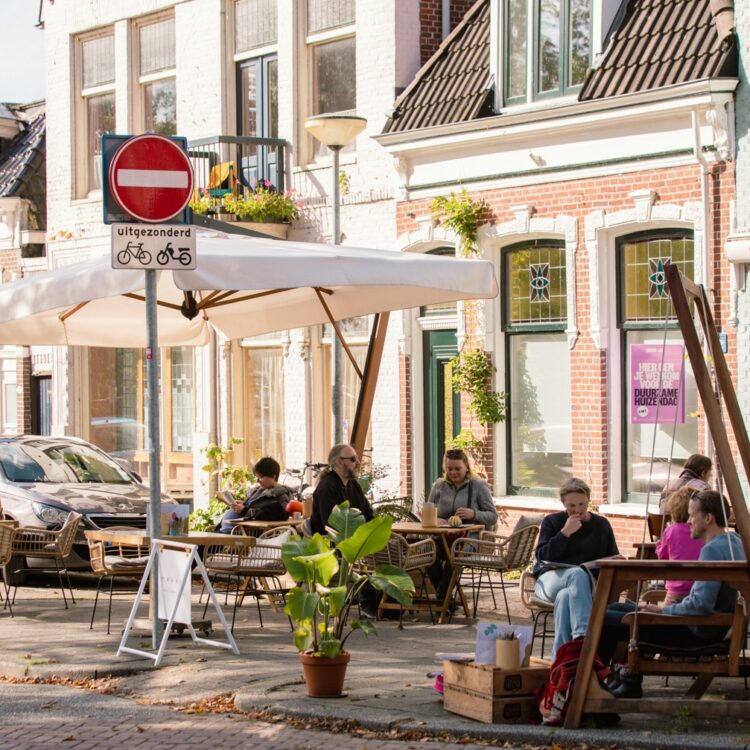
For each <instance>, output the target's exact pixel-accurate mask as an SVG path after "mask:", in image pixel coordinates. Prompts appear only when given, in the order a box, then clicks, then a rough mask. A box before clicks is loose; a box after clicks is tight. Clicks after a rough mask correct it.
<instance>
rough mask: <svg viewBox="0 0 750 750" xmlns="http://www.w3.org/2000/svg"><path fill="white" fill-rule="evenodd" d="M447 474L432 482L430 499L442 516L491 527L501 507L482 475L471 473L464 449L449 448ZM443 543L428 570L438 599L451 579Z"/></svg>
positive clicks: (486, 527) (445, 468)
mask: <svg viewBox="0 0 750 750" xmlns="http://www.w3.org/2000/svg"><path fill="white" fill-rule="evenodd" d="M443 470H444V471H445V478H444V479H438V480H437V481H436V482H435V484H433V485H432V489H431V490H430V495H429V497H428V498H427V502H428V503H433V504H434V505H436V506H437V514H438V518H443V519H448V518H450V517H451V516H458V517H459V518H460V519H461V522H462V523H483V524H484V527H485V529H488V530H491V529H493V528H494V527H495V524H496V523H497V510H496V509H495V502H494V501H493V499H492V493H491V492H490V488H489V486H488V485H487V482H485V481H484V480H482V479H479V478H478V477H475V476H474V475H473V474H472V473H471V464H470V463H469V457H468V456H467V455H466V453H465V452H464V451H462V450H458V449H449V450H447V451H446V452H445V455H444V456H443ZM445 563H446V561H445V557H444V553H443V551H442V545H439V546H438V559H437V560H435V562H434V563H433V564H432V566H431V567H430V568H429V570H428V571H427V574H428V575H429V576H430V580H431V581H432V584H433V586H434V587H435V593H436V595H437V598H438V599H443V598H444V597H445V594H446V591H447V589H448V584H449V583H450V579H451V573H452V571H451V569H450V566H449V565H446V564H445Z"/></svg>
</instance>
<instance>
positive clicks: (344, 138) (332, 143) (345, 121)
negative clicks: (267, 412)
mask: <svg viewBox="0 0 750 750" xmlns="http://www.w3.org/2000/svg"><path fill="white" fill-rule="evenodd" d="M366 125H367V120H366V119H365V118H364V117H356V116H354V115H316V116H314V117H308V118H307V120H305V128H306V130H307V132H308V133H310V134H311V135H312V136H313V137H315V138H317V139H318V140H319V141H320V142H321V143H322V144H323V145H324V146H328V148H329V149H330V150H331V151H332V152H333V165H332V170H331V171H332V175H333V190H332V192H331V228H332V234H333V244H334V245H338V244H339V243H340V241H341V229H340V223H341V205H340V204H341V196H340V192H339V154H340V152H341V149H342V148H344V146H347V145H349V144H350V143H351V142H352V141H353V140H354V139H355V138H356V137H357V136H358V135H359V134H360V133H361V132H362V131H363V130H364V129H365V126H366ZM331 356H332V359H333V367H332V371H333V377H332V379H331V380H332V382H331V408H332V411H333V442H334V443H341V442H343V440H344V400H343V396H342V392H341V391H342V374H343V367H342V365H343V352H342V349H341V342H340V341H339V339H338V336H337V335H336V332H335V331H334V332H333V339H332V342H331Z"/></svg>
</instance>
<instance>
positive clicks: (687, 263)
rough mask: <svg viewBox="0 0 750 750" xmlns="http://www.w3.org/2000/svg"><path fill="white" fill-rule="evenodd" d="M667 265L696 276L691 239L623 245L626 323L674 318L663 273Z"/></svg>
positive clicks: (658, 239) (646, 239)
mask: <svg viewBox="0 0 750 750" xmlns="http://www.w3.org/2000/svg"><path fill="white" fill-rule="evenodd" d="M667 263H673V264H675V265H676V266H677V267H678V268H679V269H680V271H682V273H683V274H685V276H687V277H688V278H692V277H693V239H692V237H687V236H683V237H664V236H662V237H654V236H651V237H648V236H647V237H641V238H638V237H634V238H632V239H625V240H624V241H623V242H622V243H621V245H620V264H621V275H622V297H621V299H622V308H621V309H622V310H623V315H622V319H623V322H624V323H648V322H653V321H659V320H664V318H665V317H673V316H674V310H673V308H672V303H671V301H670V299H669V292H668V290H667V283H666V275H665V273H664V267H665V266H666V264H667Z"/></svg>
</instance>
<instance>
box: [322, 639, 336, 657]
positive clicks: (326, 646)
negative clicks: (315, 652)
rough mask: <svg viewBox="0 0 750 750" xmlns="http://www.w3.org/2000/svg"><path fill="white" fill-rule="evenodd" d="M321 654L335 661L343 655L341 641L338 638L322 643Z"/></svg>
mask: <svg viewBox="0 0 750 750" xmlns="http://www.w3.org/2000/svg"><path fill="white" fill-rule="evenodd" d="M320 653H321V654H322V655H323V656H327V657H328V658H329V659H335V658H336V657H337V656H338V655H339V654H340V653H341V641H340V640H339V639H338V638H330V639H327V640H325V641H321V642H320Z"/></svg>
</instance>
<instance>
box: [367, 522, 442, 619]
mask: <svg viewBox="0 0 750 750" xmlns="http://www.w3.org/2000/svg"><path fill="white" fill-rule="evenodd" d="M436 555H437V548H436V546H435V541H434V540H433V539H420V540H419V541H416V542H411V543H410V542H407V541H406V539H405V538H404V537H403V536H401V535H400V534H391V538H390V539H389V540H388V544H386V546H385V547H384V548H383V549H382V550H380V552H376V553H375V554H374V555H370V556H369V557H366V558H365V559H364V560H363V561H362V564H363V565H366V566H367V567H368V568H369V569H370V570H373V569H374V568H375V567H376V566H377V565H395V566H396V567H398V568H401V569H402V570H405V571H406V572H407V573H408V574H409V575H411V576H412V578H414V577H415V576H417V577H418V578H419V583H420V587H419V589H418V591H417V599H423V600H424V605H425V606H426V608H427V610H428V611H429V613H430V619H431V620H432V621H433V622H434V617H433V615H432V602H431V601H430V599H429V596H428V588H427V586H426V582H427V569H428V568H429V567H430V565H432V564H433V563H434V562H435V557H436ZM420 604H421V603H420V602H419V601H415V602H414V604H413V607H414V609H421V608H422V607H421V606H420ZM391 609H393V610H395V609H397V610H398V626H399V628H403V617H404V608H403V606H402V605H401V604H400V603H399V602H396V601H389V600H388V595H387V594H386V593H385V592H383V595H382V597H381V598H380V603H379V604H378V618H381V617H382V616H383V612H384V611H386V610H391Z"/></svg>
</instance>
